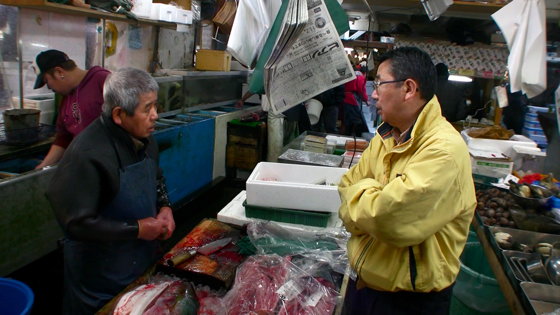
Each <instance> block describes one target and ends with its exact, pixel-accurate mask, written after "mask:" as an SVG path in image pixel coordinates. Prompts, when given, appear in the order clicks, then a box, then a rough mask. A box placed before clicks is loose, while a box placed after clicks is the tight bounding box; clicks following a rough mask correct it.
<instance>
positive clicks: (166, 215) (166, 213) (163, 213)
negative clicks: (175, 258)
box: [156, 207, 175, 240]
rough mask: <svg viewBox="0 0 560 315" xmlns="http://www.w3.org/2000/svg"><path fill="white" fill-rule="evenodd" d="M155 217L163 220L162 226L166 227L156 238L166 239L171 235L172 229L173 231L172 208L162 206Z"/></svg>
mask: <svg viewBox="0 0 560 315" xmlns="http://www.w3.org/2000/svg"><path fill="white" fill-rule="evenodd" d="M156 219H158V220H161V221H163V222H164V227H165V228H166V229H167V233H162V234H161V235H160V237H158V239H160V240H166V239H168V238H170V237H171V235H172V234H173V231H175V220H174V219H173V210H171V208H169V207H162V208H161V209H159V214H158V215H157V216H156Z"/></svg>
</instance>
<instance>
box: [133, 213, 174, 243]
mask: <svg viewBox="0 0 560 315" xmlns="http://www.w3.org/2000/svg"><path fill="white" fill-rule="evenodd" d="M166 227H167V222H166V221H164V220H161V219H157V218H152V217H149V218H145V219H141V220H138V238H139V239H142V240H146V241H153V240H155V239H156V238H158V237H160V236H161V235H162V234H165V233H166V232H165V229H166Z"/></svg>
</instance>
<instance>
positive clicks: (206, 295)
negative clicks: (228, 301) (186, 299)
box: [196, 285, 226, 315]
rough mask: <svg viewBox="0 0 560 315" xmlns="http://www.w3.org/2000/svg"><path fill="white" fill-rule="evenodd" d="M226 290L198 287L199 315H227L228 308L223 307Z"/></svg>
mask: <svg viewBox="0 0 560 315" xmlns="http://www.w3.org/2000/svg"><path fill="white" fill-rule="evenodd" d="M225 294H226V290H225V289H223V288H221V289H220V290H218V291H216V290H212V289H211V288H210V287H209V286H207V285H205V286H203V285H197V286H196V297H197V298H198V301H199V302H200V307H199V309H198V315H225V314H226V308H225V307H224V306H223V305H222V298H223V297H224V295H225Z"/></svg>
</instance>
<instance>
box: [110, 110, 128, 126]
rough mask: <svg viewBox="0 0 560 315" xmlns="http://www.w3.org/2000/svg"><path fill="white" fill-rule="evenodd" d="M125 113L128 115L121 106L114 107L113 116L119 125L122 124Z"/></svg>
mask: <svg viewBox="0 0 560 315" xmlns="http://www.w3.org/2000/svg"><path fill="white" fill-rule="evenodd" d="M123 115H126V113H125V112H124V110H123V109H122V108H121V107H120V106H117V107H115V108H113V111H112V112H111V116H113V121H114V122H115V124H117V125H119V126H120V125H121V124H122V116H123Z"/></svg>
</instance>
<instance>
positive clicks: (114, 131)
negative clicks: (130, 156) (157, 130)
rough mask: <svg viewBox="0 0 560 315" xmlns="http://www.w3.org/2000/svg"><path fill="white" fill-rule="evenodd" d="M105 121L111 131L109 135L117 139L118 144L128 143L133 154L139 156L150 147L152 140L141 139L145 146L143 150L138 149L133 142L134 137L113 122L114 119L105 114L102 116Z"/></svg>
mask: <svg viewBox="0 0 560 315" xmlns="http://www.w3.org/2000/svg"><path fill="white" fill-rule="evenodd" d="M102 115H103V118H104V121H105V123H106V125H107V130H108V131H109V134H110V136H111V137H113V138H114V139H115V141H116V142H119V143H123V142H124V143H126V146H127V147H128V148H129V149H131V150H133V152H136V153H137V154H138V153H139V152H140V151H141V150H142V149H145V148H147V147H148V145H149V144H150V140H149V139H148V138H145V139H140V140H138V141H140V142H142V143H143V144H144V146H143V147H141V148H137V146H136V145H135V144H134V142H133V140H132V136H131V135H130V134H129V133H128V131H126V130H124V129H123V128H122V127H121V126H119V125H117V124H116V123H115V122H114V121H113V117H109V116H107V115H105V114H102Z"/></svg>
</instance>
